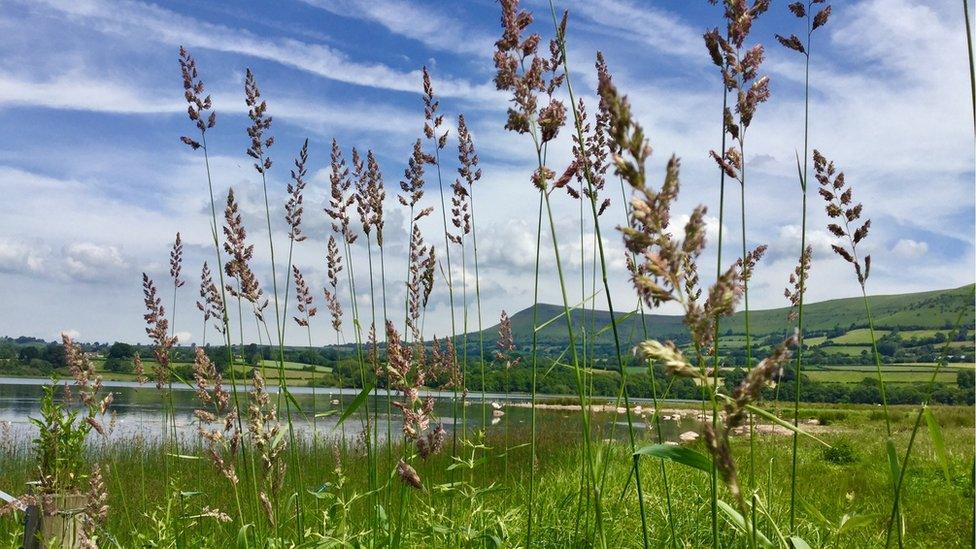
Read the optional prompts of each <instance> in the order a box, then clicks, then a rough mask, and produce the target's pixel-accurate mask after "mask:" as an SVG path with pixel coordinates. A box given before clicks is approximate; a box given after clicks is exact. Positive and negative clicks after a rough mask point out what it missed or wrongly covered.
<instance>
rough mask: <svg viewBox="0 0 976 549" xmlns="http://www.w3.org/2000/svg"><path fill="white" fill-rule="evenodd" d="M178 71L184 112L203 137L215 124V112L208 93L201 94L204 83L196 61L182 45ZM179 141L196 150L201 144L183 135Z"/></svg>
mask: <svg viewBox="0 0 976 549" xmlns="http://www.w3.org/2000/svg"><path fill="white" fill-rule="evenodd" d="M179 57H180V72H181V73H182V75H183V96H184V98H185V99H186V103H187V107H186V112H187V115H188V116H189V117H190V121H191V122H193V124H194V125H195V126H196V127H197V129H198V130H200V136H201V137H204V136H205V134H206V132H207V130H208V129H210V128H213V127H214V126H215V125H216V124H217V113H216V112H214V111H213V110H212V109H213V100H212V99H211V98H210V95H209V94H208V95H203V92H204V85H203V81H202V80H200V75H199V74H198V73H197V62H196V60H195V59H194V58H193V56H191V55H190V52H188V51H187V50H186V49H185V48H184V47H183V46H180V54H179ZM180 141H182V142H183V143H185V144H186V145H187V146H188V147H190V148H192V149H194V150H196V149H199V148H200V147H201V146H203V145H202V144H201V143H200V142H199V141H197V140H195V139H193V138H191V137H187V136H183V137H181V138H180Z"/></svg>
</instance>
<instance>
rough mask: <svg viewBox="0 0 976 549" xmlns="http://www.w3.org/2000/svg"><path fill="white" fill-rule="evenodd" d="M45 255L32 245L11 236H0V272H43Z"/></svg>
mask: <svg viewBox="0 0 976 549" xmlns="http://www.w3.org/2000/svg"><path fill="white" fill-rule="evenodd" d="M44 265H45V257H44V256H43V254H40V253H38V251H37V250H36V249H34V247H33V246H31V245H29V244H27V243H26V242H20V241H16V240H13V239H11V238H0V272H6V273H17V274H39V273H42V272H44Z"/></svg>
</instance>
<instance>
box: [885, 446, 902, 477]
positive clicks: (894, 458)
mask: <svg viewBox="0 0 976 549" xmlns="http://www.w3.org/2000/svg"><path fill="white" fill-rule="evenodd" d="M885 448H886V449H887V451H888V467H889V468H890V469H891V486H892V487H894V486H895V484H897V483H898V477H899V476H900V471H901V467H899V466H898V451H897V450H895V441H893V440H891V438H888V439H887V440H886V441H885Z"/></svg>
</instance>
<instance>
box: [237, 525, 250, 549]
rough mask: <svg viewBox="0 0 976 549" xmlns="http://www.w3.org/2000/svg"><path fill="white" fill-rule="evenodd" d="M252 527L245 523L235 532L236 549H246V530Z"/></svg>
mask: <svg viewBox="0 0 976 549" xmlns="http://www.w3.org/2000/svg"><path fill="white" fill-rule="evenodd" d="M253 527H254V525H253V524H251V523H247V524H245V525H244V526H241V529H240V530H238V531H237V549H247V547H248V543H247V529H248V528H253Z"/></svg>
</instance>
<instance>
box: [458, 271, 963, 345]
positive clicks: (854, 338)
mask: <svg viewBox="0 0 976 549" xmlns="http://www.w3.org/2000/svg"><path fill="white" fill-rule="evenodd" d="M972 296H973V285H972V284H969V285H966V286H963V287H960V288H953V289H948V290H935V291H928V292H919V293H911V294H897V295H877V296H870V297H869V298H868V302H869V304H870V307H871V312H872V314H873V315H874V320H875V327H876V328H877V329H878V330H879V332H878V334H877V335H878V337H879V338H880V337H882V336H883V335H885V334H886V333H888V332H890V331H892V330H896V329H897V330H898V331H900V332H904V333H906V334H925V333H932V334H934V333H936V332H938V331H939V330H942V331H948V330H949V329H951V328H952V327H953V326H954V324H955V322H956V319H957V317H958V315H959V312H960V311H965V313H964V317H963V322H962V326H963V327H964V328H970V329H971V328H972V327H973V323H974V322H976V307H974V304H973V297H972ZM538 307H539V310H538V319H539V323H540V324H541V323H544V322H547V321H550V320H551V319H553V318H555V317H557V316H559V315H561V314H562V312H563V308H562V306H559V305H551V304H540V305H539V306H538ZM788 313H789V309H788V308H786V307H784V308H779V309H768V310H762V311H751V312H750V328H751V330H752V334H753V336H754V337H755V338H757V339H761V338H763V337H766V336H771V335H774V334H782V333H784V332H785V331H786V330H787V329H788V326H789V324H788V322H787V315H788ZM571 316H572V319H573V325H574V327H575V330H576V333H577V334H584V333H585V334H587V337H588V341H589V342H590V343H592V344H594V345H596V346H598V347H602V346H606V345H612V344H613V334H612V332H611V331H610V328H609V325H610V313H609V312H607V311H581V310H576V311H573V312H572V315H571ZM617 318H618V319H619V320H618V330H619V332H620V335H621V339H622V341H621V343H623V344H625V345H627V346H630V345H632V344H634V343H636V342H637V341H639V340H640V339H643V333H644V326H646V329H647V333H648V336H649V337H653V338H656V339H672V340H675V341H678V342H684V341H686V340H687V331H686V329H685V326H684V324H683V322H682V317H680V316H676V315H659V314H647V315H643V319H641V318H640V316H639V315H636V314H634V315H628V314H627V313H619V312H618V313H617ZM511 319H512V332H513V334H514V337H515V340H516V343H517V344H519V345H520V346H522V345H527V344H529V343H531V341H532V326H533V307H529V308H527V309H523V310H521V311H519V312H518V313H515V314H514V315H512V317H511ZM744 320H745V315H744V314H743V313H742V312H739V313H736V314H735V315H733V316H731V317H729V318H726V319H723V321H722V324H721V332H722V340H723V342H728V343H731V344H732V345H733V346H735V345H736V344H737V343H739V342H740V341H741V340H742V338H741V337H736V336H738V335H741V334H743V333H744V332H745V329H744ZM804 324H805V332H806V334H807V335H808V336H810V337H811V338H813V337H816V336H818V335H820V336H822V337H824V339H823V340H821V341H826V339H827V337H831V338H834V341H833V343H836V344H842V343H846V344H855V345H856V344H866V343H869V342H870V339H865V337H866V333H865V331H864V328H866V327H867V318H866V317H865V314H864V302H863V300H862V299H861V298H860V297H854V298H844V299H832V300H829V301H823V302H820V303H808V304H807V305H806V306H805V307H804ZM584 328H585V330H584ZM926 331H928V332H926ZM497 334H498V326H497V325H496V326H492V327H491V328H488V329H486V330H485V333H484V336H485V341H486V344H487V343H488V342H491V343H492V344H493V343H494V341H495V339H496V338H497ZM476 337H477V334H475V335H474V336H469V341H477V340H476ZM538 337H539V342H540V344H541V345H543V347H549V346H565V345H566V343H567V342H568V338H567V335H566V321H565V319H564V318H558V319H557V320H555V321H552V322H550V323H549V324H548V325H546V326H545V327H544V328H542V329H541V330H539V336H538ZM811 343H813V341H811Z"/></svg>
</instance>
